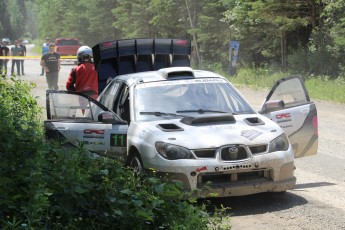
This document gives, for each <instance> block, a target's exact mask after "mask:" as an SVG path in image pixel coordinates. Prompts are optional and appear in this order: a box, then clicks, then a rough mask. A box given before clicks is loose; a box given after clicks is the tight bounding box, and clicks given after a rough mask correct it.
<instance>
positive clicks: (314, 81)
mask: <svg viewBox="0 0 345 230" xmlns="http://www.w3.org/2000/svg"><path fill="white" fill-rule="evenodd" d="M222 75H223V76H226V77H227V79H228V80H229V81H230V82H231V83H232V84H234V85H236V86H237V87H244V86H246V87H250V88H254V89H270V88H271V87H272V86H273V84H274V83H275V82H276V81H277V80H279V79H280V78H283V77H288V76H291V75H292V74H290V73H289V72H277V71H272V70H269V69H263V68H260V69H252V68H242V69H239V70H238V71H237V75H236V76H229V75H228V74H227V73H222ZM300 76H301V77H303V78H304V80H305V85H306V88H307V90H308V93H309V96H310V97H311V98H312V99H320V100H325V101H331V102H338V103H345V78H344V77H339V78H337V79H330V78H329V77H327V76H304V75H300Z"/></svg>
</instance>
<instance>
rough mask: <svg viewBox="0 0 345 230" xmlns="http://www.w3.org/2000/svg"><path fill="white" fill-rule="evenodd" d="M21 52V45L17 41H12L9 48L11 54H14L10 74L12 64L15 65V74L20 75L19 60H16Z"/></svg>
mask: <svg viewBox="0 0 345 230" xmlns="http://www.w3.org/2000/svg"><path fill="white" fill-rule="evenodd" d="M21 52H22V47H20V46H19V41H18V40H15V41H14V46H13V47H12V48H11V56H15V57H14V58H13V59H12V67H11V75H12V76H13V74H14V66H17V76H20V60H18V56H19V55H20V53H21Z"/></svg>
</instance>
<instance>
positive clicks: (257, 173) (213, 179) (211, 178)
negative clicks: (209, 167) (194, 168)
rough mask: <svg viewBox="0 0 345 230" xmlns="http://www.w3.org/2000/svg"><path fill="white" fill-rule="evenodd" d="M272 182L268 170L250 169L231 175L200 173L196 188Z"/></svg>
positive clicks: (271, 173)
mask: <svg viewBox="0 0 345 230" xmlns="http://www.w3.org/2000/svg"><path fill="white" fill-rule="evenodd" d="M261 180H265V181H273V172H272V170H269V169H255V170H254V169H252V170H250V171H245V172H233V173H201V174H199V175H198V184H197V187H198V188H202V187H203V186H205V185H206V184H209V183H211V184H209V185H210V186H211V187H213V186H217V185H221V184H228V183H230V184H234V185H235V184H238V183H244V182H253V181H261Z"/></svg>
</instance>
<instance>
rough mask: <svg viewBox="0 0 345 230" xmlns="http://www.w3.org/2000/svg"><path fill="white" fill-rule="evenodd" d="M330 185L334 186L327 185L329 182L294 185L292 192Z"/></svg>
mask: <svg viewBox="0 0 345 230" xmlns="http://www.w3.org/2000/svg"><path fill="white" fill-rule="evenodd" d="M332 185H336V184H334V183H329V182H316V183H305V184H296V186H295V189H294V190H299V189H304V188H315V187H324V186H332Z"/></svg>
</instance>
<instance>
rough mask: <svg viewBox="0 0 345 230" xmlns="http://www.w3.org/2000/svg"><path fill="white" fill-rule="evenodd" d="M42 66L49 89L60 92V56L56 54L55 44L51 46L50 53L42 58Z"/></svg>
mask: <svg viewBox="0 0 345 230" xmlns="http://www.w3.org/2000/svg"><path fill="white" fill-rule="evenodd" d="M41 66H42V68H43V69H44V71H45V73H46V79H47V84H48V88H49V89H53V90H58V89H59V86H58V80H59V71H60V55H59V54H58V53H56V52H55V45H54V43H50V44H49V53H47V54H44V55H43V56H42V58H41Z"/></svg>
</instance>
